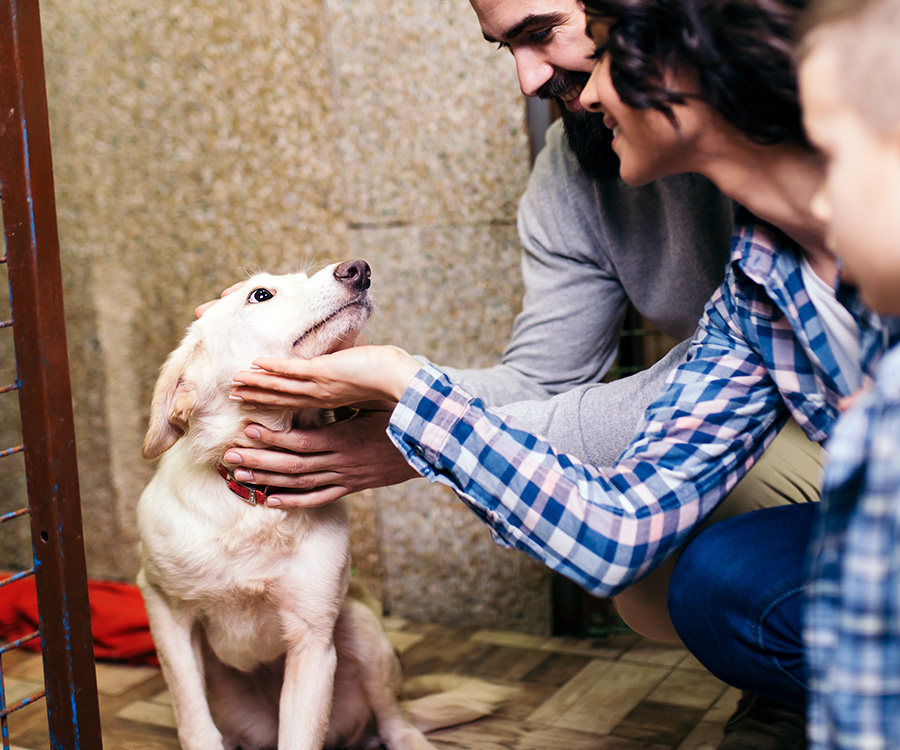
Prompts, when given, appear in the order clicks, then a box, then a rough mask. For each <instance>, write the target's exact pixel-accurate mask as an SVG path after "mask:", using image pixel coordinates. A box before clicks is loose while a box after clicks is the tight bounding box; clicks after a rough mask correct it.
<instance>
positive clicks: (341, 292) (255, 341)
mask: <svg viewBox="0 0 900 750" xmlns="http://www.w3.org/2000/svg"><path fill="white" fill-rule="evenodd" d="M369 276H370V271H369V266H368V264H367V263H366V262H365V261H362V260H349V261H345V262H344V263H337V264H334V265H331V266H328V267H327V268H325V269H323V270H321V271H319V272H318V273H316V274H314V275H313V276H307V275H306V274H304V273H295V274H288V275H283V276H275V275H272V274H257V275H255V276H253V277H251V278H250V279H248V280H247V281H246V282H245V283H244V285H243V287H241V289H240V290H238V291H236V292H233V293H231V294H229V295H228V296H226V297H223V298H222V299H221V300H219V301H218V302H216V304H215V305H213V306H212V307H211V308H210V309H209V310H207V311H206V313H205V314H204V315H203V316H202V317H201V318H200V319H199V320H196V321H195V322H194V323H193V324H191V326H190V327H189V328H188V330H187V334H186V335H185V337H184V339H183V340H182V342H181V345H180V346H179V347H178V348H177V349H176V350H175V351H174V352H172V354H171V355H169V358H168V360H166V363H165V365H163V368H162V371H161V372H160V376H159V379H158V380H157V383H156V388H155V390H154V392H153V403H152V406H151V410H150V426H149V429H148V430H147V435H146V437H145V438H144V446H143V455H144V456H145V457H146V458H156V457H157V456H159V455H161V454H162V453H164V452H165V451H167V450H168V449H169V448H171V447H172V445H174V444H175V442H176V441H177V440H178V439H179V438H180V437H182V436H184V435H187V434H190V435H191V438H192V443H193V446H192V447H193V448H194V449H195V451H196V452H197V454H198V456H197V457H198V459H200V460H211V459H217V458H218V457H219V456H220V455H221V451H222V450H224V448H225V447H227V446H228V445H229V444H233V441H234V440H235V439H236V438H238V436H242V432H243V428H244V426H245V425H246V424H247V423H249V422H251V421H256V422H259V423H261V424H265V425H266V426H268V427H271V428H272V429H287V427H288V426H289V425H290V422H291V419H292V417H293V414H292V413H290V412H287V413H286V412H285V410H283V409H272V408H268V409H266V408H253V407H251V406H249V405H246V404H240V403H238V402H235V401H232V400H230V399H229V398H228V395H229V393H230V391H231V382H232V378H233V377H234V375H235V373H236V372H238V370H246V369H248V368H249V367H250V364H251V363H252V362H253V360H255V359H257V358H259V357H302V358H304V359H309V358H311V357H315V356H317V355H319V354H327V353H329V352H333V351H337V350H339V349H345V348H347V347H350V346H353V345H355V344H356V341H357V339H358V338H359V335H360V333H361V332H362V328H363V326H364V325H365V323H366V320H368V317H369V313H370V311H371V302H370V300H369V292H368V290H369Z"/></svg>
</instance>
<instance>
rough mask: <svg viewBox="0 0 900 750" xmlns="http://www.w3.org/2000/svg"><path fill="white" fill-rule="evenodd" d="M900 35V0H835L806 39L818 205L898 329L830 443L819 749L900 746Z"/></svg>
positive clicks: (818, 576) (864, 285)
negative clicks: (820, 171)
mask: <svg viewBox="0 0 900 750" xmlns="http://www.w3.org/2000/svg"><path fill="white" fill-rule="evenodd" d="M898 39H900V0H822V1H821V2H814V3H813V5H812V6H811V8H810V11H809V14H808V16H807V19H806V24H805V28H804V36H803V43H802V45H801V48H800V92H801V102H802V105H803V112H804V122H805V125H806V129H807V133H808V135H809V138H810V141H811V142H812V143H813V145H815V146H816V147H818V149H819V150H820V152H821V153H822V155H823V159H824V162H825V168H826V177H825V179H824V181H823V183H822V186H821V188H820V189H819V191H818V193H817V194H816V197H815V198H814V200H813V211H814V213H815V214H816V215H817V216H818V217H819V218H821V219H822V220H823V221H825V222H826V224H827V225H828V234H827V237H828V243H829V245H830V247H831V249H832V250H833V251H834V252H835V253H836V254H837V255H838V257H839V258H840V259H841V262H842V266H843V270H842V279H843V280H844V281H847V282H849V283H850V284H852V285H854V286H855V287H856V288H857V289H858V291H859V294H860V296H861V297H862V300H863V301H864V302H865V303H866V305H867V306H868V307H869V308H870V309H871V310H873V311H874V312H875V313H876V314H877V315H880V316H882V320H881V321H880V322H881V323H882V324H884V325H885V331H886V334H885V335H888V334H892V340H893V341H894V346H893V347H892V348H890V349H888V351H886V352H885V354H884V356H883V357H882V359H881V361H880V363H879V365H878V366H877V369H876V371H875V372H874V373H873V383H872V385H871V387H870V388H868V389H866V391H865V392H864V393H863V394H862V395H860V396H859V397H858V398H857V399H856V400H855V402H854V403H853V404H852V406H850V408H849V409H848V411H847V412H845V414H844V415H843V416H842V418H841V420H840V421H839V423H838V425H837V427H836V428H835V431H834V433H833V435H832V437H831V439H830V440H829V442H828V444H827V448H828V454H829V464H828V468H827V470H826V476H825V491H824V493H823V500H822V505H821V512H820V515H819V520H818V524H817V527H816V530H815V533H814V535H813V539H812V543H811V547H810V573H811V584H810V587H809V595H808V601H807V608H806V619H805V626H804V638H805V641H806V645H807V664H808V668H809V674H810V689H811V697H810V704H809V728H808V732H809V739H810V747H811V748H812V750H821V749H823V748H842V749H846V750H851V749H857V748H858V749H859V750H862V749H863V748H864V749H865V750H881V749H884V750H893V749H895V748H900V345H897V343H896V334H897V331H898V328H900V326H898V319H893V320H892V319H891V317H890V316H897V315H900V241H898V237H897V219H898V217H900V50H898V48H897V40H898Z"/></svg>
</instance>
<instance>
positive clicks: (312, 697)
mask: <svg viewBox="0 0 900 750" xmlns="http://www.w3.org/2000/svg"><path fill="white" fill-rule="evenodd" d="M336 666H337V654H336V652H335V648H334V641H333V640H332V634H331V633H330V632H329V633H328V634H327V636H326V635H324V634H315V635H314V634H312V633H309V634H307V636H306V637H305V638H303V639H302V640H301V641H299V642H295V643H293V644H292V645H291V646H290V647H289V648H288V651H287V655H286V658H285V665H284V685H283V686H282V689H281V702H280V703H279V706H278V748H279V750H322V747H323V745H324V744H325V732H326V730H327V729H328V717H329V716H330V714H331V701H332V697H333V694H334V671H335V668H336Z"/></svg>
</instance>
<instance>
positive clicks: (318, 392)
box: [231, 346, 421, 409]
mask: <svg viewBox="0 0 900 750" xmlns="http://www.w3.org/2000/svg"><path fill="white" fill-rule="evenodd" d="M253 366H254V367H255V368H259V369H254V370H243V371H241V372H239V373H237V375H235V376H234V386H235V387H234V389H233V390H232V391H231V397H232V398H233V399H236V400H239V401H247V402H249V403H254V404H264V405H272V406H283V407H287V408H291V409H303V408H309V407H314V408H322V409H336V408H338V407H341V406H353V405H356V404H363V403H366V402H368V401H385V400H388V401H399V400H400V398H401V397H402V396H403V392H404V391H405V390H406V388H407V386H408V385H409V382H410V381H411V380H412V379H413V376H414V375H415V374H416V373H417V372H418V371H419V369H420V368H421V364H420V363H419V362H418V361H417V360H416V359H414V358H413V357H412V356H411V355H409V354H407V353H406V352H405V351H403V350H402V349H399V348H398V347H395V346H357V347H354V348H352V349H345V350H343V351H339V352H334V353H333V354H323V355H322V356H320V357H314V358H313V359H271V358H261V359H258V360H256V361H255V362H254V363H253Z"/></svg>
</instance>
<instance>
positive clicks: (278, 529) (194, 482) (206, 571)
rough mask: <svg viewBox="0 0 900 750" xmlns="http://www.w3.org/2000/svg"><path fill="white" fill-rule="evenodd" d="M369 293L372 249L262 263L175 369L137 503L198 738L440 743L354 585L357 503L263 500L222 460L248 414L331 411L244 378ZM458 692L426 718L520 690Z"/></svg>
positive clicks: (293, 352)
mask: <svg viewBox="0 0 900 750" xmlns="http://www.w3.org/2000/svg"><path fill="white" fill-rule="evenodd" d="M368 288H369V267H368V265H367V264H366V263H365V262H364V261H360V260H354V261H347V262H345V263H340V264H336V265H333V266H329V267H328V268H325V269H324V270H322V271H320V272H318V273H317V274H315V275H313V276H311V277H308V276H307V275H306V274H292V275H286V276H273V275H269V274H260V275H257V276H254V277H253V278H251V279H249V280H248V281H247V282H246V283H245V284H244V286H243V287H242V289H241V290H240V291H237V292H234V293H232V294H230V295H228V296H227V297H225V298H223V299H221V300H220V301H218V302H217V303H216V304H215V305H213V306H212V307H211V308H210V309H209V310H208V311H207V312H206V313H205V314H204V315H203V316H202V317H201V318H200V319H199V320H197V321H195V322H194V323H193V324H192V325H191V326H190V328H189V329H188V332H187V335H186V336H185V338H184V340H183V341H182V343H181V345H180V346H179V347H178V349H177V350H176V351H174V352H173V353H172V355H171V356H170V357H169V359H168V361H167V362H166V364H165V365H164V366H163V369H162V372H161V374H160V377H159V381H158V382H157V385H156V390H155V392H154V396H153V405H152V413H151V417H150V426H149V430H148V432H147V436H146V439H145V441H144V448H143V452H144V456H145V457H147V458H155V457H157V456H160V455H162V454H165V455H163V457H162V460H161V462H160V465H159V468H158V470H157V473H156V475H155V476H154V478H153V479H152V481H151V482H150V484H149V485H148V486H147V488H146V489H145V490H144V493H143V494H142V496H141V499H140V503H139V506H138V527H139V531H140V537H141V543H142V544H141V548H142V551H141V559H142V569H141V571H140V573H139V576H138V583H139V585H140V587H141V590H142V592H143V596H144V600H145V602H146V606H147V612H148V615H149V619H150V626H151V630H152V633H153V638H154V641H155V642H156V646H157V651H158V654H159V657H160V663H161V665H162V670H163V675H164V676H165V679H166V682H167V684H168V686H169V691H170V694H171V697H172V707H173V709H174V713H175V718H176V722H177V725H178V737H179V740H180V742H181V745H182V747H183V748H184V749H185V750H213V749H215V750H235V748H242V750H257V749H259V750H261V749H262V748H275V747H276V746H277V747H278V748H279V750H321V748H322V747H323V746H324V747H326V748H357V747H367V746H369V747H371V746H373V744H372V743H374V746H378V745H379V743H384V744H385V745H386V746H387V747H388V748H389V750H426V749H428V748H433V746H432V745H431V744H430V743H429V742H428V740H427V739H426V738H425V736H424V735H423V734H422V731H421V730H420V729H419V728H417V727H415V726H413V725H412V723H411V722H410V720H409V719H407V717H406V716H405V715H404V713H403V711H402V710H401V708H400V706H399V704H398V702H397V695H398V693H399V691H400V687H401V684H400V683H401V675H400V665H399V662H398V660H397V657H396V655H395V653H394V651H393V648H392V647H391V644H390V641H389V640H388V639H387V637H386V635H385V634H384V632H383V630H382V628H381V624H380V622H379V620H378V618H377V617H376V616H375V614H373V613H372V612H371V611H370V610H369V609H368V608H367V607H366V606H364V605H363V604H361V603H360V602H358V601H356V600H353V599H348V598H346V592H347V586H348V580H349V576H350V554H349V534H348V526H347V519H346V512H345V509H344V507H343V504H342V503H341V502H340V501H339V502H336V503H332V504H330V505H327V506H324V507H321V508H314V509H303V510H291V511H286V510H279V509H274V508H267V507H264V506H262V505H256V500H257V499H258V495H257V493H258V492H260V491H261V490H259V489H258V488H255V487H247V486H243V485H240V484H239V483H237V482H236V481H235V480H234V479H233V477H232V475H231V474H230V472H229V471H228V469H227V468H226V467H225V466H224V464H223V455H224V453H225V450H226V448H227V447H229V446H233V445H240V444H244V445H247V444H249V443H248V441H247V438H246V437H245V436H244V428H245V427H246V425H247V424H248V423H250V422H258V423H261V424H264V425H266V426H267V427H269V428H271V429H275V430H287V429H289V428H290V427H291V425H292V424H297V423H298V421H299V422H300V423H303V424H307V425H310V424H316V423H321V420H322V419H323V416H322V414H320V413H318V412H315V411H314V410H306V411H304V412H302V413H299V414H298V413H285V412H284V410H279V409H273V408H263V407H254V406H250V405H247V404H244V403H242V402H237V401H234V400H231V399H229V392H230V390H231V387H232V386H231V383H232V377H233V376H234V374H235V373H236V372H237V371H238V370H242V369H247V368H248V367H249V366H250V364H251V362H253V360H254V359H256V358H258V357H263V356H266V357H290V356H297V357H304V358H308V357H313V356H316V355H318V354H324V353H327V352H331V351H335V350H337V349H340V348H345V347H349V346H352V345H354V344H355V342H356V340H357V338H358V336H359V335H360V332H361V330H362V327H363V325H364V324H365V322H366V320H367V319H368V316H369V311H370V301H369V296H368ZM179 438H182V439H181V440H179ZM456 692H457V694H459V693H460V692H461V693H462V694H463V695H464V696H465V697H468V698H475V699H476V700H475V705H469V706H466V705H456V706H454V705H453V698H452V696H450V695H449V694H448V698H447V700H443V701H442V700H441V697H440V696H429V698H430V699H432V700H431V701H430V703H427V705H426V709H425V710H426V712H430V716H429V715H423V716H422V717H421V721H419V722H417V723H419V725H420V726H421V727H422V729H424V731H429V729H432V728H435V727H436V726H438V725H441V726H449V725H452V724H456V723H460V722H461V721H468V720H471V719H473V718H477V717H478V716H482V715H484V714H485V713H487V712H488V711H490V710H491V709H492V708H493V707H494V706H495V705H496V704H497V703H499V702H501V701H502V700H503V699H504V698H506V697H508V691H507V692H504V690H503V689H502V688H500V689H498V690H497V691H496V692H494V693H493V694H488V695H485V696H484V698H485V700H486V701H487V702H486V703H481V702H480V701H479V700H478V698H479V697H481V696H476V695H473V689H472V687H471V686H466V687H463V688H462V689H461V690H457V691H456ZM488 692H489V693H490V691H488ZM435 699H436V700H435ZM424 700H425V701H426V702H427V701H428V699H427V698H426V699H424Z"/></svg>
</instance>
